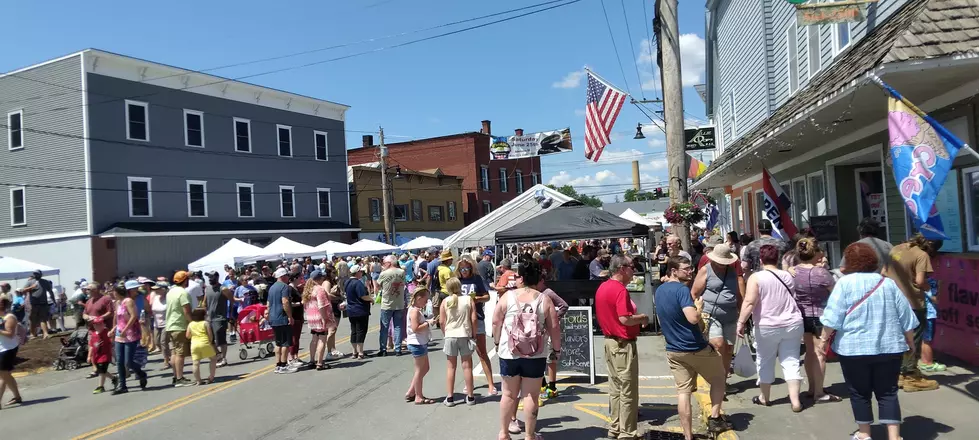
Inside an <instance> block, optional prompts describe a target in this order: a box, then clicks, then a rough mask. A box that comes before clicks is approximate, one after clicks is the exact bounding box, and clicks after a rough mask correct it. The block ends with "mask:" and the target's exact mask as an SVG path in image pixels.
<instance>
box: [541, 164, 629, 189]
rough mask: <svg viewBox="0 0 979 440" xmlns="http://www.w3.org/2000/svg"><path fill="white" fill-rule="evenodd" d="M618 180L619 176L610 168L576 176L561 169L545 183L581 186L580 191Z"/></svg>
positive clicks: (576, 187)
mask: <svg viewBox="0 0 979 440" xmlns="http://www.w3.org/2000/svg"><path fill="white" fill-rule="evenodd" d="M576 174H577V173H576ZM618 180H619V176H617V175H616V174H615V173H614V172H612V170H609V169H604V170H601V171H598V172H596V173H595V174H594V175H591V174H586V175H584V176H578V177H575V176H574V175H572V174H571V173H568V172H567V171H564V170H561V171H560V172H558V173H557V175H555V176H551V179H550V180H549V181H548V182H547V183H549V184H551V185H554V186H558V187H560V186H564V185H571V186H573V187H575V189H578V187H583V188H581V190H580V191H587V190H590V189H594V188H589V187H594V186H598V185H602V184H608V183H611V182H615V181H618Z"/></svg>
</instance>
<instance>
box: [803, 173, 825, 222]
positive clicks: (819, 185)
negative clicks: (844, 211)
mask: <svg viewBox="0 0 979 440" xmlns="http://www.w3.org/2000/svg"><path fill="white" fill-rule="evenodd" d="M808 178H809V212H811V213H812V215H826V214H827V213H828V210H827V206H826V188H825V187H824V186H823V173H822V172H818V173H813V174H810V175H809V177H808Z"/></svg>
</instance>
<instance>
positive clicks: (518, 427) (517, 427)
mask: <svg viewBox="0 0 979 440" xmlns="http://www.w3.org/2000/svg"><path fill="white" fill-rule="evenodd" d="M523 429H524V424H523V422H521V421H520V420H519V419H518V420H510V425H509V426H507V431H509V432H510V434H520V433H521V432H523ZM616 437H618V436H616Z"/></svg>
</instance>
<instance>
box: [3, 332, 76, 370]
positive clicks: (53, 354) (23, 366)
mask: <svg viewBox="0 0 979 440" xmlns="http://www.w3.org/2000/svg"><path fill="white" fill-rule="evenodd" d="M69 334H70V333H61V334H58V335H54V336H52V337H51V339H42V338H34V339H31V340H30V341H27V343H26V344H24V345H21V346H20V350H18V351H17V360H16V361H15V363H14V365H15V366H14V371H32V370H36V369H38V368H47V367H51V365H52V364H53V363H54V360H55V359H57V358H58V353H59V352H60V351H61V347H62V345H61V338H62V337H66V338H67V337H68V335H69Z"/></svg>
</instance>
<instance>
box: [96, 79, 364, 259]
mask: <svg viewBox="0 0 979 440" xmlns="http://www.w3.org/2000/svg"><path fill="white" fill-rule="evenodd" d="M88 87H89V90H91V91H92V93H93V95H92V97H91V98H90V100H91V101H93V102H94V103H93V104H92V105H91V108H90V111H89V118H90V130H91V133H92V135H91V136H92V137H93V140H92V142H91V150H92V163H93V167H94V168H93V184H92V185H93V187H95V188H96V190H95V191H93V194H92V199H93V200H92V203H93V207H94V212H93V216H94V220H93V222H94V226H93V227H94V229H95V232H96V233H98V232H101V231H104V230H105V229H106V228H108V227H109V226H110V225H111V224H113V223H116V222H122V221H126V222H130V221H137V222H138V221H146V222H162V221H202V222H203V221H242V222H248V221H270V220H272V221H274V220H281V221H286V222H287V221H293V220H295V221H302V220H307V221H308V220H320V218H319V216H318V212H317V198H316V197H317V196H316V188H330V189H331V200H330V202H331V208H332V213H331V217H330V218H329V219H323V220H335V221H342V222H347V221H348V211H349V209H350V208H349V197H347V177H346V176H347V173H346V160H345V155H346V147H345V143H344V136H343V122H342V121H336V120H331V119H325V118H318V117H314V116H308V115H304V114H299V113H291V112H287V111H282V110H277V109H272V108H268V107H262V106H259V105H250V104H244V103H241V102H237V101H230V100H225V99H220V98H215V97H211V96H206V95H201V94H196V93H192V92H184V91H178V90H173V89H165V88H160V87H157V86H152V85H148V84H143V83H137V82H133V81H126V80H121V79H117V78H112V77H107V76H103V75H98V74H91V73H90V74H88ZM112 96H115V97H127V96H141V98H137V100H139V101H143V102H148V103H149V126H150V142H140V141H129V140H126V120H125V118H126V117H125V114H126V110H125V103H124V101H123V100H121V99H110V98H109V97H112ZM99 101H106V102H104V103H101V104H98V102H99ZM185 108H186V109H191V110H198V111H201V112H204V145H205V148H204V149H199V148H193V147H185V146H184V123H183V109H185ZM233 117H239V118H245V119H249V120H251V139H252V153H240V152H236V151H235V149H234V143H233V142H234V136H233V133H234V132H233V123H232V118H233ZM276 124H283V125H290V126H292V152H293V157H291V158H289V157H279V156H278V144H277V138H276ZM314 129H315V130H318V131H324V132H327V138H328V148H329V150H328V152H327V154H328V159H329V160H328V161H326V162H322V161H315V160H313V154H314V153H313V131H314ZM127 177H148V178H152V202H153V217H151V218H140V217H137V218H131V217H129V200H128V197H129V195H128V186H127V185H128V182H127ZM187 180H203V181H207V208H208V217H207V218H196V217H195V218H191V217H189V216H188V212H187V192H186V191H187V184H186V181H187ZM236 183H253V184H254V185H255V187H254V192H255V217H254V218H241V219H239V218H238V205H237V195H236V186H235V184H236ZM279 185H286V186H295V193H296V195H295V199H296V205H295V209H296V217H295V218H294V219H293V218H288V219H283V218H281V217H280V213H279V198H278V191H279ZM212 249H213V248H212Z"/></svg>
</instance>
